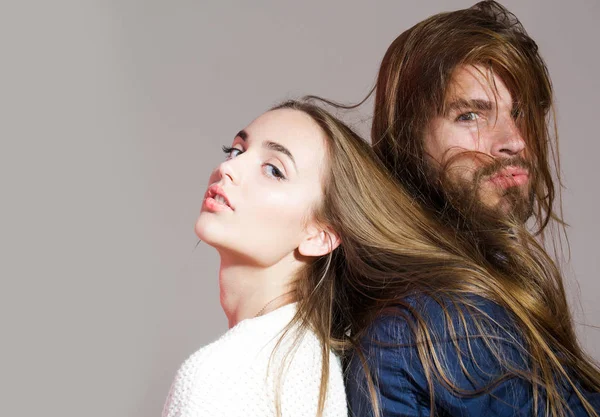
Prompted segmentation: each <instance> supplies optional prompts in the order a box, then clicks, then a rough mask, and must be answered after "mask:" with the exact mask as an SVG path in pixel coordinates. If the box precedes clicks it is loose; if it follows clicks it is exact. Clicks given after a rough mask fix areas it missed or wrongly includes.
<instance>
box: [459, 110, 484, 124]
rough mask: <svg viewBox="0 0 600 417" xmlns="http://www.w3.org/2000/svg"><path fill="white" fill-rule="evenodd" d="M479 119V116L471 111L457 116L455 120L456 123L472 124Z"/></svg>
mask: <svg viewBox="0 0 600 417" xmlns="http://www.w3.org/2000/svg"><path fill="white" fill-rule="evenodd" d="M478 118H479V115H478V114H477V113H475V112H473V111H469V112H466V113H463V114H461V115H459V116H458V117H457V118H456V121H457V122H473V121H475V120H477V119H478Z"/></svg>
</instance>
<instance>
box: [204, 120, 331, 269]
mask: <svg viewBox="0 0 600 417" xmlns="http://www.w3.org/2000/svg"><path fill="white" fill-rule="evenodd" d="M325 140H326V139H325V134H324V133H323V131H322V130H321V129H320V127H319V126H318V125H317V124H316V123H315V122H314V121H313V120H312V119H311V118H310V116H308V115H307V114H305V113H303V112H301V111H297V110H291V109H279V110H273V111H270V112H267V113H265V114H263V115H262V116H260V117H259V118H257V119H256V120H254V121H253V122H252V123H251V124H250V125H249V126H248V127H246V128H245V129H244V130H242V131H241V132H239V133H238V134H237V135H236V137H235V138H234V140H233V143H232V144H231V147H230V148H229V147H228V148H225V151H226V159H225V161H224V162H222V163H221V164H220V165H219V166H218V167H217V168H216V169H215V170H214V171H213V173H212V174H211V176H210V179H209V185H208V189H207V191H206V194H205V197H204V201H203V203H202V209H201V212H200V216H199V217H198V220H197V222H196V227H195V229H196V234H197V235H198V237H199V238H200V240H202V241H204V242H206V243H208V244H209V245H211V246H214V247H215V248H217V250H218V251H219V252H220V254H221V256H222V257H223V255H225V254H226V255H227V256H230V257H231V256H233V257H234V258H235V257H237V258H240V259H243V260H244V261H245V262H250V263H254V264H257V265H262V266H269V265H274V264H275V263H277V262H279V261H281V260H282V259H284V258H285V257H286V256H290V255H292V256H293V252H294V251H295V250H296V248H298V246H299V245H300V243H301V242H302V240H303V239H306V231H307V227H308V226H309V225H310V224H311V222H312V216H311V213H312V212H313V210H314V208H315V207H317V206H318V204H319V203H320V201H321V200H322V196H323V191H322V184H323V180H322V178H323V172H324V168H325V163H326V162H325V161H326V157H325V155H326V151H325V143H326V142H325Z"/></svg>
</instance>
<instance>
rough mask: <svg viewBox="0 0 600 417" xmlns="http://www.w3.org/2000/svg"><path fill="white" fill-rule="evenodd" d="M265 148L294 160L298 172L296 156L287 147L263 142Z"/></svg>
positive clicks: (271, 142)
mask: <svg viewBox="0 0 600 417" xmlns="http://www.w3.org/2000/svg"><path fill="white" fill-rule="evenodd" d="M240 137H241V136H240ZM242 139H244V138H243V137H242ZM263 147H264V148H267V149H271V150H273V151H275V152H281V153H282V154H284V155H286V156H287V157H288V158H290V159H291V160H292V163H293V164H294V168H295V169H296V171H298V167H297V166H296V160H295V159H294V155H292V153H291V152H290V151H289V149H288V148H286V147H285V146H283V145H282V144H280V143H277V142H273V141H265V142H263Z"/></svg>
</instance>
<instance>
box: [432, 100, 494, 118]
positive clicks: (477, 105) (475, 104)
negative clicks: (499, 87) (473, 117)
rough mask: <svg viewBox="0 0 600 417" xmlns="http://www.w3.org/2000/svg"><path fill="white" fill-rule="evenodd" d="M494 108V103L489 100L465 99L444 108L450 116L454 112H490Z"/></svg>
mask: <svg viewBox="0 0 600 417" xmlns="http://www.w3.org/2000/svg"><path fill="white" fill-rule="evenodd" d="M493 108H494V103H492V102H491V101H489V100H481V99H470V100H467V99H464V98H459V99H456V100H452V101H450V102H449V103H447V104H446V105H445V106H444V110H445V113H446V114H448V113H450V112H451V111H454V110H478V111H490V110H492V109H493Z"/></svg>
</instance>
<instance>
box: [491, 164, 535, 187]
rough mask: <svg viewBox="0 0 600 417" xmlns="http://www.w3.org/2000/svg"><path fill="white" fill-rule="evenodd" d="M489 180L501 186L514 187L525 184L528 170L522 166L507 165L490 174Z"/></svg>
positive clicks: (527, 178) (527, 179)
mask: <svg viewBox="0 0 600 417" xmlns="http://www.w3.org/2000/svg"><path fill="white" fill-rule="evenodd" d="M489 181H491V182H492V183H493V184H494V185H496V186H498V187H502V188H508V187H515V186H519V185H523V184H527V182H528V181H529V171H528V170H526V169H524V168H520V167H513V166H509V167H505V168H502V169H501V170H499V171H498V172H496V173H495V174H492V175H490V177H489Z"/></svg>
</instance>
